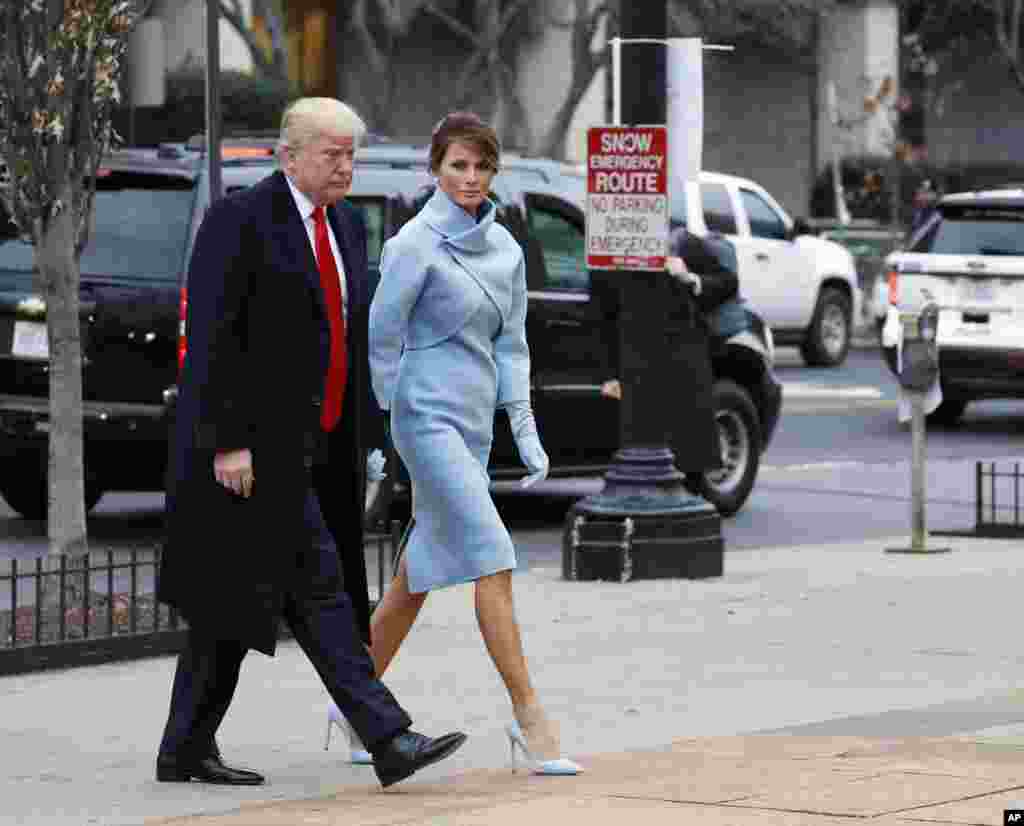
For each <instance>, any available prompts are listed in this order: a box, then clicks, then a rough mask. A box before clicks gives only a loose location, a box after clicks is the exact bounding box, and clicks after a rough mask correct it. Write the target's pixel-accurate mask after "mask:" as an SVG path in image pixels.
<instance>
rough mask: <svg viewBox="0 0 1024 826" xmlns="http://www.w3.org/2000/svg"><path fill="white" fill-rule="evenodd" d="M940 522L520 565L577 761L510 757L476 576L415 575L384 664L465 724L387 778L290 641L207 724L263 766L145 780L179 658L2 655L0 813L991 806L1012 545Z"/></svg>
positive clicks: (992, 819)
mask: <svg viewBox="0 0 1024 826" xmlns="http://www.w3.org/2000/svg"><path fill="white" fill-rule="evenodd" d="M796 532H797V531H796V527H794V534H796ZM942 543H943V544H945V545H952V546H953V548H954V552H953V553H950V554H944V555H936V556H923V557H916V556H907V555H902V554H887V553H885V551H884V549H885V548H886V547H894V546H905V545H906V544H907V538H906V537H905V536H901V537H894V538H892V539H891V540H883V541H870V542H858V543H849V544H836V545H826V546H813V547H784V548H763V549H758V550H753V551H745V550H737V551H730V552H728V553H727V557H726V566H725V571H726V572H725V575H724V576H723V577H721V578H719V579H711V580H654V581H641V582H631V583H627V584H620V583H603V582H564V581H562V580H561V579H560V577H559V572H558V571H557V570H556V569H552V568H541V569H533V570H527V571H522V572H519V573H517V574H516V576H515V577H514V582H515V589H516V601H517V602H516V605H517V613H518V615H519V618H520V622H521V625H522V628H523V636H524V640H525V644H526V649H527V653H528V656H529V659H530V664H531V669H532V672H533V674H534V677H535V681H536V683H537V687H538V689H539V692H540V695H541V698H542V700H543V702H544V703H545V705H546V706H547V708H548V709H549V711H550V713H551V714H552V716H554V717H555V718H556V719H557V720H559V721H560V722H561V725H562V731H563V742H564V745H565V748H566V751H567V752H568V753H569V754H570V755H572V756H574V757H575V758H577V759H578V760H580V762H582V763H584V764H585V765H586V766H587V768H588V772H587V773H586V774H585V775H583V776H581V777H579V778H576V779H565V778H535V777H530V776H528V775H525V774H517V775H513V774H512V773H511V772H510V771H509V770H508V769H507V768H506V764H507V758H508V743H507V740H506V739H505V738H504V736H503V726H504V724H505V723H507V722H508V721H509V719H510V717H511V714H510V708H509V705H508V700H507V697H506V695H505V692H504V690H503V688H502V686H501V683H500V681H499V679H498V677H497V675H496V673H495V672H494V669H493V667H492V666H491V664H490V661H489V659H488V658H487V655H486V652H485V650H484V647H483V644H482V642H481V639H480V635H479V632H478V630H477V628H476V622H475V618H474V612H473V600H472V588H471V587H470V586H465V587H458V588H452V589H447V590H445V591H441V592H437V593H435V594H433V595H431V598H430V599H429V600H428V602H427V605H426V608H425V609H424V613H423V615H422V616H421V618H420V621H419V623H418V624H417V626H416V627H415V629H414V630H413V633H412V635H411V636H410V638H409V640H408V641H407V643H406V647H405V648H403V650H402V652H401V654H400V656H399V657H398V658H397V660H396V661H395V664H394V666H393V668H392V669H391V670H390V671H389V672H388V674H387V678H386V681H387V683H388V685H389V686H390V687H391V689H392V690H393V691H394V693H395V695H396V696H397V697H398V698H399V700H400V701H401V702H402V703H403V705H405V706H406V708H407V709H408V710H409V711H410V713H411V715H412V716H413V719H414V720H415V725H416V727H417V729H419V730H421V731H424V732H427V733H431V734H437V733H441V732H443V731H449V730H453V729H462V730H465V731H466V732H468V733H469V734H470V740H469V742H468V743H467V745H466V746H465V747H464V748H463V749H462V750H461V751H459V752H458V753H457V754H456V755H455V756H454V757H453V758H452V759H451V760H448V761H444V762H443V763H441V764H439V765H437V766H434V767H431V768H430V769H428V770H427V771H424V772H422V773H421V774H419V775H417V776H416V777H414V778H412V779H411V780H409V781H406V782H404V783H402V784H399V785H398V786H396V787H394V788H393V789H391V790H389V791H387V792H384V793H382V792H381V791H380V789H379V787H378V786H377V784H376V782H375V779H374V776H373V773H372V770H371V769H368V768H366V767H353V766H349V765H348V764H347V763H346V762H345V758H346V749H345V746H344V744H343V743H340V742H339V743H337V744H335V745H332V747H331V750H330V751H328V752H325V751H323V749H322V746H323V740H322V738H323V732H324V725H325V722H326V717H325V695H324V692H323V689H322V687H321V686H320V684H319V681H318V680H317V678H316V675H315V674H314V673H313V671H312V668H311V667H310V666H309V664H308V662H307V661H306V660H305V658H304V657H303V656H302V654H301V652H300V651H299V650H298V649H297V648H296V647H295V645H294V644H292V643H288V644H284V645H282V646H281V649H280V651H279V654H278V656H277V657H276V658H274V659H269V658H266V657H263V656H261V655H258V654H252V655H250V656H249V657H248V658H247V659H246V662H245V664H244V666H243V673H242V679H241V683H240V685H239V690H238V694H237V695H236V700H235V702H234V704H233V705H232V708H231V711H230V713H229V715H228V718H227V719H226V721H225V724H224V726H223V727H222V729H221V733H220V742H221V746H222V748H223V750H224V752H225V756H226V758H227V759H228V760H229V762H236V763H239V764H242V765H250V766H253V767H256V768H259V769H260V770H263V771H265V772H266V773H267V775H268V778H269V780H270V783H269V785H267V786H265V787H261V788H248V789H246V788H241V789H239V788H226V787H210V786H202V785H198V784H159V783H156V782H155V781H154V779H153V768H154V766H153V764H154V757H155V750H156V744H157V741H158V739H159V735H160V731H161V728H162V726H163V722H164V716H165V714H166V707H167V700H168V696H169V691H170V683H171V676H172V672H173V667H174V661H173V659H171V658H161V659H151V660H143V661H138V662H133V663H124V664H116V665H107V666H99V667H93V668H84V669H74V670H68V671H63V672H47V673H40V674H31V675H25V676H21V677H8V678H3V679H0V744H2V745H0V824H3V826H7V824H19V826H20V824H32V826H37V824H39V826H43V825H44V824H45V825H46V826H49V824H54V825H55V826H57V825H59V826H84V825H85V824H101V825H102V826H118V825H120V824H141V823H149V822H158V823H159V822H162V821H165V820H168V819H170V820H171V821H172V822H174V821H175V820H184V821H186V822H187V821H189V820H190V819H195V820H196V821H197V822H198V823H202V822H204V821H203V820H202V817H204V816H205V817H206V818H208V820H207V822H218V821H216V820H214V821H210V820H209V818H213V817H218V818H221V819H224V818H227V820H225V821H224V822H230V823H236V824H259V823H264V822H266V823H269V822H274V823H296V824H298V823H346V824H348V823H352V824H373V823H399V822H402V823H410V824H418V823H422V824H427V823H431V824H449V823H451V824H470V823H472V824H476V823H480V824H484V823H486V824H500V823H505V822H508V823H511V822H514V821H516V822H518V821H523V820H527V819H532V820H533V821H534V822H535V823H536V824H538V826H539V824H542V823H549V822H550V823H555V822H561V821H562V820H564V819H565V818H566V817H568V816H582V817H586V818H589V819H590V820H591V821H592V824H591V826H598V825H599V824H602V823H604V822H610V818H611V817H616V818H617V819H621V818H622V817H630V816H640V815H641V814H642V815H643V816H644V817H645V818H646V820H645V823H655V824H658V823H661V822H665V823H668V822H669V818H672V822H673V823H680V822H681V823H687V822H689V819H692V820H693V821H694V822H708V823H737V824H741V826H742V824H745V823H747V822H750V823H771V824H774V823H786V824H792V823H804V822H807V823H825V824H827V823H830V822H836V823H839V822H845V823H849V822H850V816H857V817H862V818H866V817H868V816H871V817H874V816H875V814H877V815H878V821H877V822H881V823H885V824H887V826H891V824H893V823H897V822H900V819H902V821H904V822H905V823H910V822H915V820H917V821H920V820H923V819H931V820H932V821H938V822H958V823H996V822H998V821H1000V820H1001V808H1002V806H1003V803H1006V802H1008V801H1010V802H1012V801H1013V800H1016V799H1018V798H1022V799H1024V792H1021V791H1020V790H1021V789H1022V788H1024V694H1022V693H1019V692H1018V691H1017V686H1020V685H1022V684H1024V654H1022V653H1021V650H1020V644H1019V634H1018V633H1017V626H1018V624H1019V623H1018V618H1017V616H1016V613H1017V612H1015V610H1014V609H1015V608H1016V606H1018V605H1019V604H1020V595H1021V593H1022V587H1024V553H1021V550H1022V549H1021V547H1020V543H1019V542H1013V541H1006V540H1002V541H1000V540H978V539H967V538H959V537H958V538H950V537H945V538H943V539H942ZM225 610H230V606H227V605H225ZM754 733H758V734H757V736H749V737H746V736H744V737H741V735H753V734H754ZM767 733H770V734H771V735H773V736H768V734H767ZM837 738H841V739H837ZM851 738H852V739H851ZM673 801H678V802H673ZM1007 805H1008V804H1007ZM916 806H920V807H922V808H914V807H916ZM972 806H973V807H975V808H974V809H973V810H972V811H973V812H974V813H968V814H964V812H968V809H969V808H970V807H972ZM686 807H689V808H686ZM982 808H984V809H985V811H986V812H987V814H985V815H984V816H981V815H978V814H977V812H980V811H981V809H982ZM933 810H934V811H933ZM922 812H925V815H922V814H921V813H922ZM812 813H813V814H812ZM883 814H884V816H885V817H886V818H888V820H883V819H882V815H883ZM933 815H934V816H933ZM940 815H941V817H939V816H940ZM926 816H927V817H926ZM943 817H946V818H949V819H948V820H946V821H943V820H942V818H943ZM275 818H276V819H275ZM602 818H604V819H602ZM658 818H661V819H660V820H659V819H658ZM688 818H689V819H688ZM701 818H704V820H701ZM715 818H718V819H715ZM830 819H831V820H830ZM873 822H874V821H873Z"/></svg>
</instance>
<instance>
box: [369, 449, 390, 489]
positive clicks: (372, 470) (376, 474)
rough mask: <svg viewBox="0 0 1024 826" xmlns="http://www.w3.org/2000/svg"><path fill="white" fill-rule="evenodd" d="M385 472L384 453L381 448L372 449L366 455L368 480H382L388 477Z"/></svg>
mask: <svg viewBox="0 0 1024 826" xmlns="http://www.w3.org/2000/svg"><path fill="white" fill-rule="evenodd" d="M387 476H388V475H387V474H386V473H385V472H384V454H383V453H382V452H381V449H380V448H377V449H375V450H371V451H370V453H369V454H368V455H367V457H366V481H367V482H380V481H381V480H382V479H386V478H387Z"/></svg>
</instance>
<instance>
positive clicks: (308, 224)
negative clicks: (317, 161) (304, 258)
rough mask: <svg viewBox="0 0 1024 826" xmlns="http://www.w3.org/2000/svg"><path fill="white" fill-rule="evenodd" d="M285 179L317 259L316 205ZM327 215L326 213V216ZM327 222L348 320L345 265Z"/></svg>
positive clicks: (286, 177)
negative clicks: (314, 216)
mask: <svg viewBox="0 0 1024 826" xmlns="http://www.w3.org/2000/svg"><path fill="white" fill-rule="evenodd" d="M284 177H285V180H286V181H288V188H289V189H290V190H291V191H292V198H294V199H295V206H296V207H298V210H299V215H301V216H302V225H303V226H304V227H305V228H306V236H307V237H308V238H309V244H310V246H311V247H312V248H313V258H314V260H315V259H316V221H315V220H314V219H313V213H314V212H315V211H316V207H315V206H314V204H313V202H312V201H311V200H309V198H307V197H306V196H305V195H304V194H303V193H302V192H301V191H300V190H299V188H298V187H297V186H295V184H293V183H292V179H291V178H289V177H288V176H287V175H285V176H284ZM324 217H325V218H326V217H327V216H326V215H325V216H324ZM325 223H326V224H327V240H328V241H330V243H331V254H332V255H333V256H334V263H335V265H336V266H337V268H338V280H339V281H340V282H341V315H342V318H344V319H345V320H346V321H348V294H347V292H346V290H345V265H344V263H343V262H342V260H341V251H340V250H339V249H338V242H337V240H336V239H335V237H334V230H333V229H332V228H331V222H330V221H325Z"/></svg>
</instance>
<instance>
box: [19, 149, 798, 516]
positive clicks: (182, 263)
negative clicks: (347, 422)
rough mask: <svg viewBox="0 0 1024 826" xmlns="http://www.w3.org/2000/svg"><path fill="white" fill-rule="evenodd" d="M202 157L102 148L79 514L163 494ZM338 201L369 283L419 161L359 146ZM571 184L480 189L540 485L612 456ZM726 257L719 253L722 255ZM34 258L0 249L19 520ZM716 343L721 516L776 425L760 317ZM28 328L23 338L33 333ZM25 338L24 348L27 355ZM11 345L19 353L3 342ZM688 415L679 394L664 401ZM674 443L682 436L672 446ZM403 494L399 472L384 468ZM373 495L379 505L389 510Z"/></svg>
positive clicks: (516, 177)
mask: <svg viewBox="0 0 1024 826" xmlns="http://www.w3.org/2000/svg"><path fill="white" fill-rule="evenodd" d="M224 154H225V161H224V166H223V181H224V189H225V191H227V192H230V191H232V190H236V189H239V188H242V187H246V186H250V185H252V184H254V183H255V182H256V181H258V180H260V179H261V178H263V177H264V176H265V175H267V174H268V173H269V172H271V171H272V170H273V169H274V168H275V161H274V158H273V148H272V144H271V143H270V142H258V141H254V142H249V143H246V144H244V145H233V144H231V143H226V144H225V148H224ZM204 161H205V157H204V155H203V154H202V153H201V152H200V151H199V149H198V148H197V147H195V146H192V145H180V144H176V145H164V146H161V147H160V148H159V149H151V150H138V149H134V150H123V151H119V152H116V153H113V154H112V155H111V156H110V158H109V160H108V162H107V163H105V165H104V168H103V171H102V175H101V176H100V177H99V178H98V180H97V195H96V217H95V230H94V231H93V234H92V240H91V242H90V245H89V248H88V249H87V250H86V251H85V253H84V254H83V256H82V260H81V271H82V307H83V312H82V315H83V340H84V353H85V364H84V367H83V376H84V390H85V400H86V401H85V411H84V413H85V445H86V446H85V466H86V488H87V499H88V502H87V505H88V506H90V507H91V506H92V505H94V504H95V503H96V501H97V500H98V499H99V498H100V496H101V495H102V494H103V492H104V491H106V490H154V491H156V490H163V486H164V473H165V467H166V454H167V449H166V439H167V433H168V422H169V417H170V416H172V415H173V400H174V395H175V394H174V384H175V381H176V378H177V371H178V368H179V364H180V360H181V358H182V357H183V354H184V347H185V345H186V342H184V340H183V339H182V338H181V333H182V332H183V327H184V325H183V324H182V323H181V321H180V319H181V318H182V317H183V312H184V308H185V306H186V301H187V285H185V284H184V283H183V282H184V274H185V272H186V270H187V262H188V257H189V253H190V250H191V246H192V243H193V241H194V238H195V233H196V230H197V228H198V225H199V222H200V221H201V219H202V216H203V214H204V212H205V210H206V208H207V205H208V203H209V191H208V184H207V175H206V166H205V163H204ZM356 167H357V168H356V174H355V180H354V184H353V188H352V192H351V194H350V196H349V201H350V202H351V203H353V204H354V205H356V206H358V207H360V208H361V209H362V210H363V212H364V215H365V217H366V225H367V230H368V243H369V261H370V267H371V273H370V275H371V279H373V280H374V281H375V279H376V278H377V277H378V276H379V273H378V271H377V269H376V268H377V265H378V263H379V260H380V252H381V247H382V245H383V243H384V241H385V239H386V238H388V237H390V236H391V235H392V234H393V233H394V232H395V231H396V230H397V229H398V228H399V227H400V226H401V225H402V224H403V223H404V222H405V221H406V220H408V219H409V218H410V217H411V216H412V215H413V214H415V212H416V211H417V210H418V209H419V207H420V206H421V205H422V204H423V203H424V202H425V200H426V198H427V197H428V196H429V193H430V187H431V186H432V181H431V179H430V177H429V175H428V174H427V169H426V150H425V149H424V148H417V147H411V146H404V145H399V144H392V143H376V144H372V145H370V146H366V147H364V148H363V149H362V150H360V152H359V155H358V157H357V162H356ZM583 187H584V182H583V180H582V179H581V178H580V177H579V176H578V174H576V173H575V172H574V170H573V169H572V168H571V167H569V166H566V165H564V164H560V163H556V162H554V161H548V160H543V159H530V158H522V157H516V156H504V157H503V159H502V172H501V174H500V175H498V176H497V177H496V178H495V180H494V184H493V190H494V191H493V196H494V198H495V200H496V201H497V203H498V205H499V212H498V216H499V220H500V221H502V222H503V223H504V224H505V226H507V227H508V228H509V230H510V231H511V232H512V233H513V234H514V235H515V237H516V238H517V239H518V240H519V241H520V243H521V244H522V246H523V248H524V250H525V251H526V255H527V279H528V288H529V300H530V306H529V315H528V320H527V324H528V328H527V335H528V338H529V341H530V345H531V353H532V356H533V358H532V365H533V392H534V397H533V403H534V408H535V411H536V415H537V419H538V426H539V429H540V432H541V435H542V437H543V439H544V444H545V447H546V449H547V450H548V452H549V454H550V457H551V463H552V474H553V475H562V476H568V475H577V474H593V473H595V472H599V471H601V470H602V469H603V468H604V467H606V466H607V464H608V462H609V460H610V458H611V456H612V453H613V452H614V451H615V449H616V447H617V446H618V434H619V423H618V421H619V404H618V403H617V402H616V401H614V400H612V399H609V398H607V397H605V396H603V395H602V394H601V386H602V384H603V383H604V382H605V381H606V380H608V379H611V378H614V376H612V375H610V372H611V371H610V369H609V367H608V366H607V365H608V359H607V353H608V349H607V342H608V340H609V329H608V326H609V325H608V323H607V322H606V320H605V319H604V317H603V316H602V314H601V312H600V308H599V306H598V302H597V301H596V300H592V297H591V292H590V283H591V278H590V273H589V272H588V271H587V268H586V264H585V260H586V257H585V250H584V223H583V222H584V218H583V210H582V206H583V199H584V189H583ZM720 249H721V251H722V254H723V255H724V256H726V257H728V256H729V255H730V254H731V250H730V249H729V248H728V245H727V244H722V245H720ZM32 252H33V251H32V249H31V247H29V246H27V245H25V244H22V243H21V242H19V241H17V240H13V239H5V240H3V241H0V457H2V458H3V463H2V465H0V494H2V495H3V497H4V499H5V500H6V501H7V503H8V504H9V505H10V506H11V507H12V508H14V509H15V510H16V511H18V512H20V513H21V514H23V515H24V516H26V517H31V518H41V517H43V516H44V515H45V509H46V498H47V497H46V485H45V473H46V433H47V392H48V391H47V361H46V351H45V341H43V343H42V346H39V343H40V338H39V335H38V333H39V325H41V324H43V322H44V320H45V307H43V306H42V305H41V302H40V301H39V299H38V298H34V297H33V296H32V283H31V281H32ZM731 309H732V312H731V313H726V314H724V315H723V317H722V318H720V319H719V320H718V321H719V323H720V324H724V325H725V326H726V327H727V328H728V329H724V328H723V329H721V330H720V331H719V333H720V334H719V335H717V336H716V338H715V339H714V342H713V354H714V356H713V364H714V369H715V375H716V379H717V384H716V398H717V399H718V406H719V426H720V428H719V429H720V432H721V435H722V450H723V460H724V468H723V469H722V470H721V471H719V472H717V473H715V474H712V475H709V476H708V477H707V478H695V479H691V480H690V483H691V485H692V486H693V487H694V488H695V489H700V490H701V491H702V492H703V493H704V494H705V495H706V496H708V497H709V498H710V499H711V500H712V501H713V502H715V504H716V505H718V507H719V508H720V509H721V510H722V511H723V512H725V513H731V512H734V511H735V510H738V509H739V507H741V506H742V504H743V502H744V501H745V500H746V498H747V496H748V495H749V493H750V489H751V487H752V486H753V483H754V478H755V476H756V473H757V467H758V463H759V458H760V454H761V453H762V452H763V450H764V449H765V447H766V445H767V443H768V441H769V439H770V438H771V435H772V433H773V431H774V429H775V425H776V422H777V420H778V415H779V409H780V406H781V391H780V387H779V384H778V382H777V381H776V380H775V378H774V376H773V374H772V370H771V362H772V344H771V337H770V333H768V332H767V331H766V330H765V329H764V327H763V325H762V324H761V322H760V319H759V318H758V317H757V316H756V315H755V314H754V313H752V312H751V311H749V310H748V309H745V308H742V307H738V306H733V307H732V308H731ZM33 333H34V334H35V335H34V336H33ZM33 343H35V348H34V349H33V348H32V344H33ZM16 345H17V346H16ZM667 400H668V401H669V402H670V403H678V404H685V400H684V399H673V398H672V397H671V394H669V397H668V399H667ZM683 435H684V434H682V433H680V434H678V438H683ZM491 470H492V475H493V476H494V477H495V478H500V477H502V476H516V475H520V474H521V473H522V467H521V465H520V463H519V458H518V454H517V452H516V450H515V446H514V442H513V440H512V438H511V434H510V433H509V432H508V425H507V423H506V421H505V419H504V417H498V418H497V419H496V430H495V442H494V448H493V450H492V455H491ZM395 477H397V479H395V481H397V482H398V484H399V485H401V482H402V480H403V474H402V473H401V472H399V473H391V474H389V483H390V482H391V479H394V478H395ZM387 499H388V497H387V496H384V497H381V500H382V501H386V500H387Z"/></svg>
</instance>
